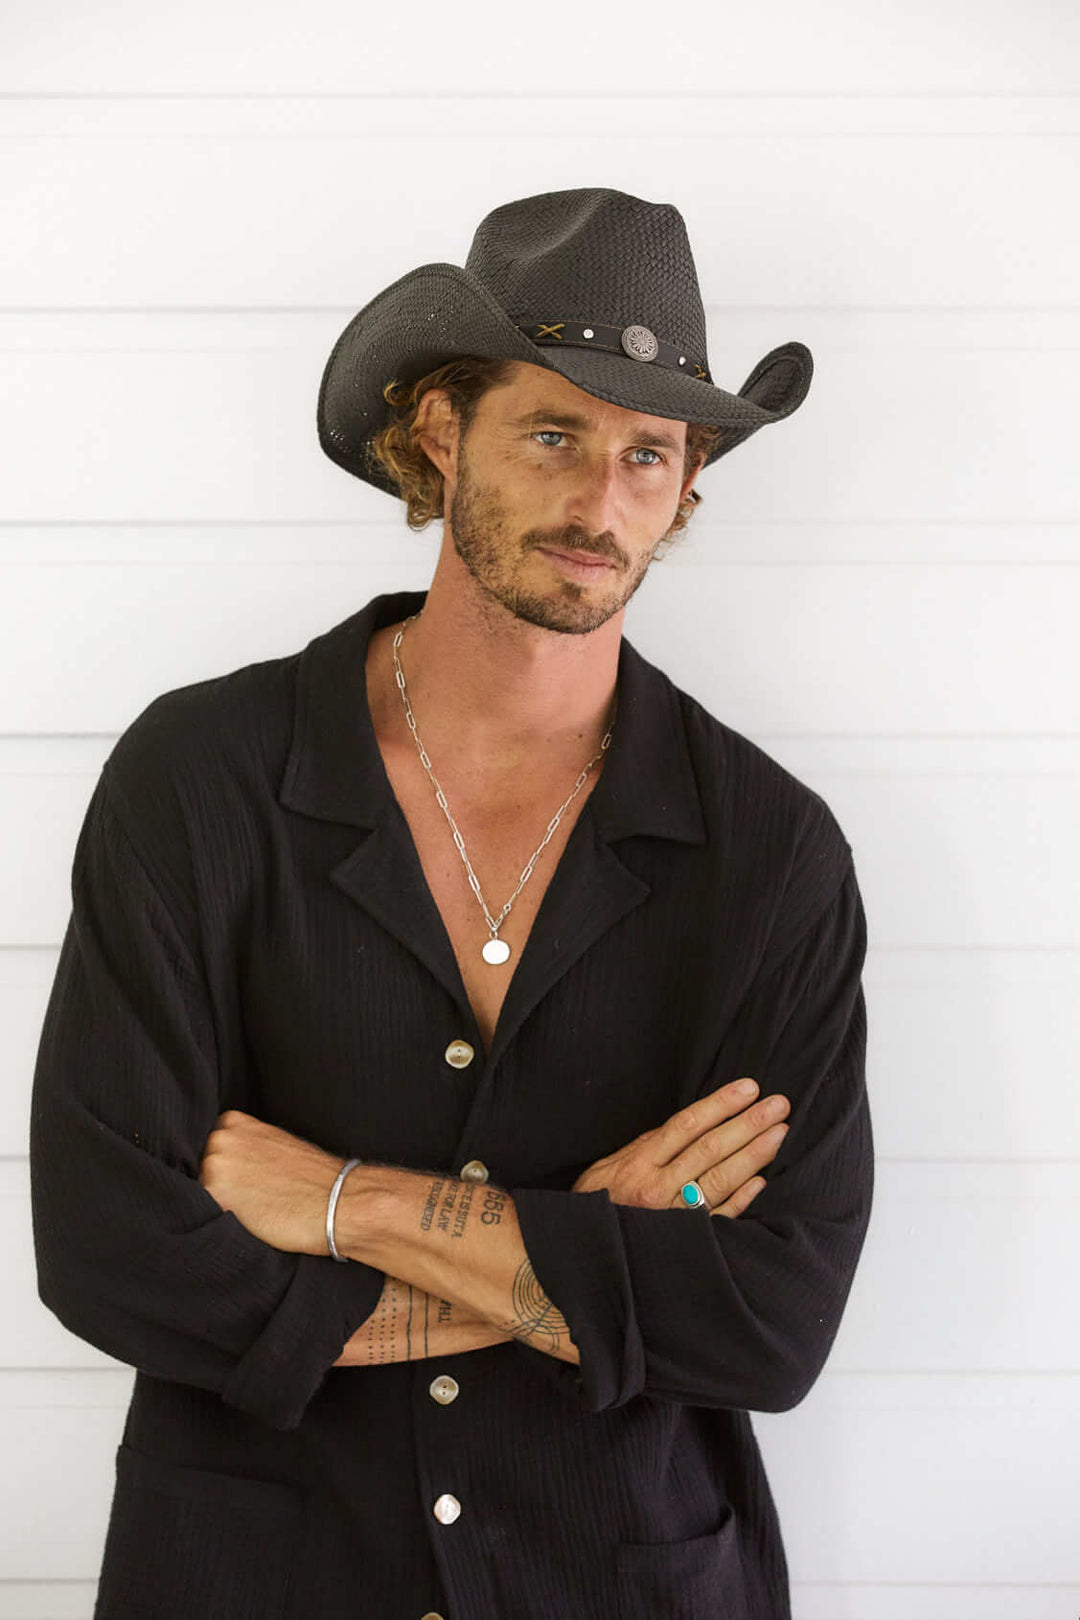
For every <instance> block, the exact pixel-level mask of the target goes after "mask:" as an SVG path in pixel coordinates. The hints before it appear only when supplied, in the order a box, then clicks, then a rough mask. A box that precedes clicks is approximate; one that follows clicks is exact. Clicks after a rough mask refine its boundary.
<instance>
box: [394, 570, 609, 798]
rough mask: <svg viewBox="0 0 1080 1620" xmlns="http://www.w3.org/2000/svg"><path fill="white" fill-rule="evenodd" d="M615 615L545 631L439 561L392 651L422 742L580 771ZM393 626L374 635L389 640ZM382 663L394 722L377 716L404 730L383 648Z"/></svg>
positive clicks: (595, 729) (603, 708) (593, 741)
mask: <svg viewBox="0 0 1080 1620" xmlns="http://www.w3.org/2000/svg"><path fill="white" fill-rule="evenodd" d="M454 560H455V562H458V559H457V558H456V554H455V558H454ZM624 612H625V610H621V611H620V612H619V613H617V614H615V615H614V616H613V617H612V618H610V619H609V620H608V621H607V622H606V623H605V624H603V625H601V626H600V627H599V628H598V629H597V630H593V631H590V632H588V633H587V634H585V635H568V634H565V633H562V632H558V631H552V630H545V629H542V628H541V627H540V626H538V625H533V624H527V623H525V622H524V621H523V620H521V619H518V618H515V616H514V615H513V614H512V613H511V612H510V611H509V610H508V609H506V608H504V607H502V605H501V604H500V603H498V602H495V601H493V600H492V599H491V598H490V597H489V596H487V595H486V594H484V593H483V592H482V591H481V589H480V587H479V586H478V585H477V583H476V581H475V580H474V579H473V578H472V575H471V574H469V573H468V571H467V570H466V569H465V568H464V567H463V565H461V564H460V562H459V563H458V567H457V568H456V569H447V568H445V567H444V566H443V559H442V558H440V563H439V566H438V567H437V568H436V571H435V574H434V577H433V579H432V582H431V585H430V587H429V589H428V594H427V598H426V600H425V602H424V607H423V610H422V612H421V614H420V616H419V617H418V618H416V619H412V620H410V621H409V623H408V624H407V625H406V627H405V633H404V636H403V638H402V642H401V646H400V648H399V650H398V657H399V658H400V660H401V664H402V668H403V671H404V675H405V680H406V682H407V686H408V697H409V703H410V705H411V707H412V710H413V715H414V718H415V720H416V724H417V728H418V730H419V732H420V735H421V738H422V739H423V742H424V746H425V747H426V748H428V750H429V752H430V753H431V754H432V756H433V757H434V756H435V755H436V753H438V754H440V755H441V756H442V757H443V758H444V759H445V757H446V752H447V749H448V748H452V749H453V752H454V755H455V757H456V759H457V760H458V761H459V763H461V764H466V765H474V766H475V767H476V768H478V769H482V768H483V767H484V766H485V765H486V766H488V767H491V768H495V769H498V768H507V769H513V768H515V767H516V766H518V765H521V766H523V767H524V766H525V764H526V762H532V763H535V764H536V765H537V767H538V768H540V767H543V766H544V765H545V762H546V764H547V766H548V767H550V764H551V763H552V762H553V761H558V762H560V764H561V763H562V762H564V761H567V762H570V763H572V762H573V761H574V760H577V761H578V768H580V766H582V765H584V764H585V763H586V760H587V758H589V757H591V754H592V753H593V752H595V751H596V750H597V749H598V748H599V746H600V740H601V738H602V737H603V735H604V733H605V731H606V730H607V727H608V724H609V719H610V714H611V709H612V703H613V699H614V695H615V687H616V677H617V674H618V665H619V642H620V639H621V636H622V622H623V616H624ZM399 628H400V625H399V624H395V625H392V626H390V627H388V630H387V631H386V632H384V634H385V635H386V636H387V637H388V642H389V643H391V644H392V642H393V638H394V636H395V635H396V633H397V631H398V629H399ZM385 667H386V670H387V672H388V686H389V694H388V696H389V707H390V709H391V710H396V721H395V720H393V718H392V717H391V715H389V714H387V715H386V718H387V719H389V720H390V721H391V724H399V725H400V727H401V728H402V729H403V730H404V731H405V735H406V736H408V728H407V725H406V722H405V711H404V705H403V704H402V701H401V694H400V692H399V691H398V689H397V685H396V682H395V680H394V671H393V658H392V654H391V653H390V648H389V645H388V646H387V647H386V649H385ZM384 712H385V711H384ZM410 746H414V745H412V743H411V740H410Z"/></svg>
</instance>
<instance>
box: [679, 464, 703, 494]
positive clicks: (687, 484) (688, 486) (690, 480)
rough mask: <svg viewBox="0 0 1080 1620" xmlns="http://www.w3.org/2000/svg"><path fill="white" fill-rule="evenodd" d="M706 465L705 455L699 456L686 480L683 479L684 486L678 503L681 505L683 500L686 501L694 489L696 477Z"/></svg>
mask: <svg viewBox="0 0 1080 1620" xmlns="http://www.w3.org/2000/svg"><path fill="white" fill-rule="evenodd" d="M704 465H705V458H704V456H699V457H698V459H697V461H696V462H695V463H694V465H693V466H692V467H691V469H690V471H689V473H688V474H687V476H686V478H685V480H684V481H683V486H682V489H681V490H680V491H679V499H678V503H677V504H678V505H679V506H681V505H682V503H683V501H685V499H686V497H687V495H688V494H689V493H690V491H691V490H692V489H693V487H694V480H695V478H696V477H697V475H698V473H699V472H700V471H701V469H702V467H703V466H704Z"/></svg>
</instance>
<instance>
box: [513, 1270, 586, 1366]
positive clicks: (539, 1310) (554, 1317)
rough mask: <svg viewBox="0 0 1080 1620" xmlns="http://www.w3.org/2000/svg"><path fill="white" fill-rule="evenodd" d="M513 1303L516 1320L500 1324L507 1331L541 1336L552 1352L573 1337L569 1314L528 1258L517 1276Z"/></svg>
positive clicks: (520, 1336)
mask: <svg viewBox="0 0 1080 1620" xmlns="http://www.w3.org/2000/svg"><path fill="white" fill-rule="evenodd" d="M513 1305H514V1317H513V1320H512V1321H510V1322H500V1323H499V1324H498V1326H499V1327H500V1328H501V1329H502V1331H503V1332H504V1333H512V1334H513V1336H514V1338H515V1339H526V1340H530V1339H531V1340H534V1341H535V1340H540V1341H542V1343H543V1345H544V1347H545V1348H546V1349H547V1350H548V1351H549V1352H550V1351H554V1350H558V1349H559V1348H560V1346H561V1345H562V1344H563V1343H564V1342H567V1341H569V1338H570V1329H569V1325H568V1323H567V1320H566V1318H565V1316H563V1314H562V1312H561V1311H560V1310H557V1309H556V1307H555V1306H554V1305H553V1304H552V1303H551V1300H550V1299H548V1297H547V1295H546V1294H545V1293H544V1290H543V1289H542V1288H541V1286H540V1282H539V1279H538V1277H537V1275H536V1272H535V1271H534V1270H533V1268H532V1263H531V1262H530V1261H529V1260H528V1259H527V1258H526V1259H525V1260H524V1261H522V1263H521V1265H520V1266H519V1267H518V1270H517V1274H516V1276H515V1277H514V1286H513Z"/></svg>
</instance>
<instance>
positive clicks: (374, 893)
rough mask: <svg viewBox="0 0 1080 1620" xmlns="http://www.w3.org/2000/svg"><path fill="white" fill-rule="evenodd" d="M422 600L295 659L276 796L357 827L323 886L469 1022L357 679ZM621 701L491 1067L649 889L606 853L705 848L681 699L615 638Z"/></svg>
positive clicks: (405, 598) (515, 980) (360, 618)
mask: <svg viewBox="0 0 1080 1620" xmlns="http://www.w3.org/2000/svg"><path fill="white" fill-rule="evenodd" d="M426 594H427V593H426V592H424V591H397V592H393V593H389V594H386V595H381V596H376V597H374V598H373V599H372V601H370V602H369V603H368V604H367V605H366V607H364V608H362V609H361V610H360V611H359V612H358V613H355V614H353V615H352V616H351V617H350V618H348V619H346V620H344V621H343V622H342V623H341V624H339V625H335V626H334V627H333V628H332V629H330V630H328V631H326V632H324V634H323V635H321V636H317V637H316V638H315V639H314V640H313V641H311V642H309V644H308V646H307V647H306V648H305V649H304V651H303V652H302V653H301V654H300V658H299V663H298V669H297V683H296V704H295V711H294V717H293V735H292V742H291V747H290V751H289V758H288V762H287V764H286V768H285V772H284V776H283V778H282V782H281V786H280V788H279V792H278V799H279V802H280V803H281V804H282V806H283V807H284V808H285V809H287V810H291V811H296V812H299V813H300V814H302V815H306V816H312V817H315V818H317V819H319V820H323V821H333V822H337V823H343V824H345V825H348V826H353V827H357V828H360V829H361V830H362V831H363V837H362V838H361V839H360V841H359V842H358V843H357V845H356V847H355V849H354V850H353V851H352V853H351V854H350V855H348V856H347V857H346V858H345V859H344V860H343V861H340V862H338V863H337V864H336V865H335V866H333V867H332V868H331V869H330V871H329V872H328V877H329V880H330V882H332V883H333V884H335V885H336V887H338V888H339V889H341V890H342V892H343V893H345V894H347V895H349V896H350V897H351V898H352V899H353V900H355V901H356V902H357V904H359V905H361V906H363V907H364V908H365V910H367V911H368V912H369V913H370V915H371V916H373V917H374V918H375V919H376V920H377V921H378V922H379V923H380V925H381V926H382V927H384V928H385V929H387V931H388V932H389V933H391V934H392V935H393V936H394V937H395V938H396V939H398V940H400V941H401V943H402V944H403V945H405V946H406V947H407V948H408V949H409V950H410V951H411V952H412V953H413V955H414V956H416V957H417V959H418V960H419V961H421V962H422V963H423V964H424V966H425V967H426V968H427V969H428V971H429V972H430V973H432V974H433V975H434V977H435V978H436V979H437V980H438V981H439V983H440V984H441V985H443V987H444V988H445V989H446V990H447V991H448V992H449V993H450V995H451V996H452V997H453V998H454V1000H455V1001H456V1002H457V1003H458V1005H459V1006H460V1007H461V1009H462V1012H463V1013H465V1014H466V1015H468V1016H470V1018H471V1009H470V1007H469V1002H468V998H467V996H466V993H465V987H464V984H463V982H462V978H461V973H460V971H459V969H458V965H457V959H456V957H455V956H454V951H453V946H452V945H451V943H450V937H449V935H448V934H447V931H446V927H445V925H444V923H443V920H442V917H441V915H440V913H439V910H438V907H437V906H436V904H435V901H434V898H433V897H432V894H431V891H430V889H429V887H428V884H427V879H426V878H425V876H424V872H423V867H422V866H421V864H420V858H419V856H418V854H417V852H416V846H415V844H414V843H413V839H412V834H411V832H410V831H409V827H408V823H407V822H406V820H405V817H404V816H403V814H402V812H401V808H400V806H399V804H398V802H397V799H396V797H395V796H394V793H393V791H392V789H391V786H390V782H389V778H388V777H387V775H386V770H385V767H384V766H383V762H382V756H381V754H380V753H379V747H378V743H377V741H376V739H375V732H374V727H373V725H372V722H371V715H370V711H369V709H368V704H367V693H366V687H365V679H364V670H365V658H366V654H367V647H368V642H369V641H370V638H371V636H372V634H373V632H374V631H375V630H376V629H379V628H381V627H382V626H383V625H386V624H392V623H394V622H397V621H399V620H401V619H404V618H405V617H407V615H408V614H410V613H415V612H417V611H418V610H419V609H420V608H421V607H422V606H423V603H424V600H425V597H426ZM617 693H618V710H617V714H616V719H615V729H614V733H613V736H612V740H611V744H610V746H609V749H608V756H607V758H606V760H605V761H604V768H603V771H602V772H601V775H600V780H599V782H598V783H597V785H596V787H595V789H594V790H593V792H592V793H591V794H590V796H589V798H588V799H587V801H586V803H585V806H584V809H583V810H582V813H581V815H580V816H579V817H578V819H577V821H576V822H575V824H574V827H573V830H572V832H571V834H570V837H569V839H568V840H567V844H566V848H565V849H564V851H563V853H562V856H561V858H560V860H559V862H558V865H557V867H556V870H555V872H554V873H553V874H552V879H551V882H550V883H549V885H548V888H547V890H546V891H545V894H544V898H543V901H542V903H541V905H540V908H539V911H538V913H537V916H536V920H535V922H534V924H533V927H532V930H531V932H530V934H529V938H528V940H527V941H526V945H525V949H524V951H523V953H522V956H521V960H520V961H519V962H518V964H517V967H516V969H515V971H514V973H513V976H512V978H511V980H510V984H509V987H508V990H507V995H506V999H505V1001H504V1002H503V1006H502V1010H501V1013H500V1017H499V1022H498V1025H497V1027H496V1030H495V1037H494V1043H493V1046H492V1050H491V1053H490V1056H489V1059H488V1062H489V1064H490V1063H494V1062H496V1061H497V1059H498V1057H499V1056H500V1054H501V1053H502V1052H503V1051H504V1050H505V1048H506V1046H507V1045H508V1044H509V1042H510V1041H511V1040H512V1039H513V1037H514V1035H515V1034H516V1032H517V1030H518V1029H520V1027H521V1025H522V1023H523V1022H524V1021H525V1019H526V1018H527V1017H528V1016H529V1013H530V1012H531V1011H532V1009H533V1008H534V1007H535V1006H536V1004H537V1003H538V1002H539V1001H540V999H541V998H542V997H543V996H544V995H546V994H547V992H548V991H549V990H550V989H551V987H552V986H553V985H554V984H555V983H556V982H557V980H558V979H559V978H560V977H561V976H562V974H564V973H565V972H566V971H567V969H568V968H569V967H571V966H572V964H573V963H574V962H575V961H576V960H577V959H578V958H579V957H580V956H581V955H582V953H583V952H584V951H586V950H588V949H589V947H590V946H591V945H593V944H594V943H595V942H596V941H597V940H598V939H599V938H600V937H601V936H602V935H603V934H605V933H606V932H607V930H608V929H610V928H611V927H612V926H613V925H614V924H615V923H617V922H618V921H619V919H620V918H621V917H623V916H625V915H626V913H627V912H628V911H630V910H632V909H633V908H634V907H635V906H638V905H640V904H641V903H642V902H643V901H645V900H646V899H647V898H648V896H649V894H650V893H651V889H650V886H649V884H648V883H646V882H645V881H643V880H642V879H641V878H640V877H638V876H637V875H636V874H635V873H634V872H633V871H632V870H631V869H630V867H628V866H627V865H626V864H625V863H624V861H623V860H622V859H621V858H620V856H619V854H618V853H617V852H616V850H615V848H613V847H612V846H613V845H614V844H615V843H616V842H617V841H618V840H621V839H624V838H630V837H638V836H645V837H654V838H667V839H673V840H677V841H679V842H682V843H689V844H702V843H704V842H705V841H706V831H705V824H704V819H703V816H702V811H701V802H700V797H699V794H698V789H697V783H696V778H695V776H694V771H693V767H692V764H691V760H690V754H689V748H688V745H687V740H686V734H685V725H684V721H683V715H682V708H681V705H680V703H679V698H678V693H677V691H676V689H675V688H674V686H673V685H672V683H671V682H670V681H669V680H668V678H667V677H666V676H665V675H664V674H663V673H662V672H661V671H660V670H659V669H657V668H656V667H655V666H654V665H652V664H650V663H649V662H648V661H647V660H646V659H644V658H642V657H641V655H640V654H639V653H638V652H637V651H636V650H635V649H634V648H633V647H632V646H631V645H630V643H629V642H628V641H627V640H626V638H625V636H624V637H623V639H622V642H621V643H620V649H619V671H618V687H617ZM448 836H449V832H448Z"/></svg>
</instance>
